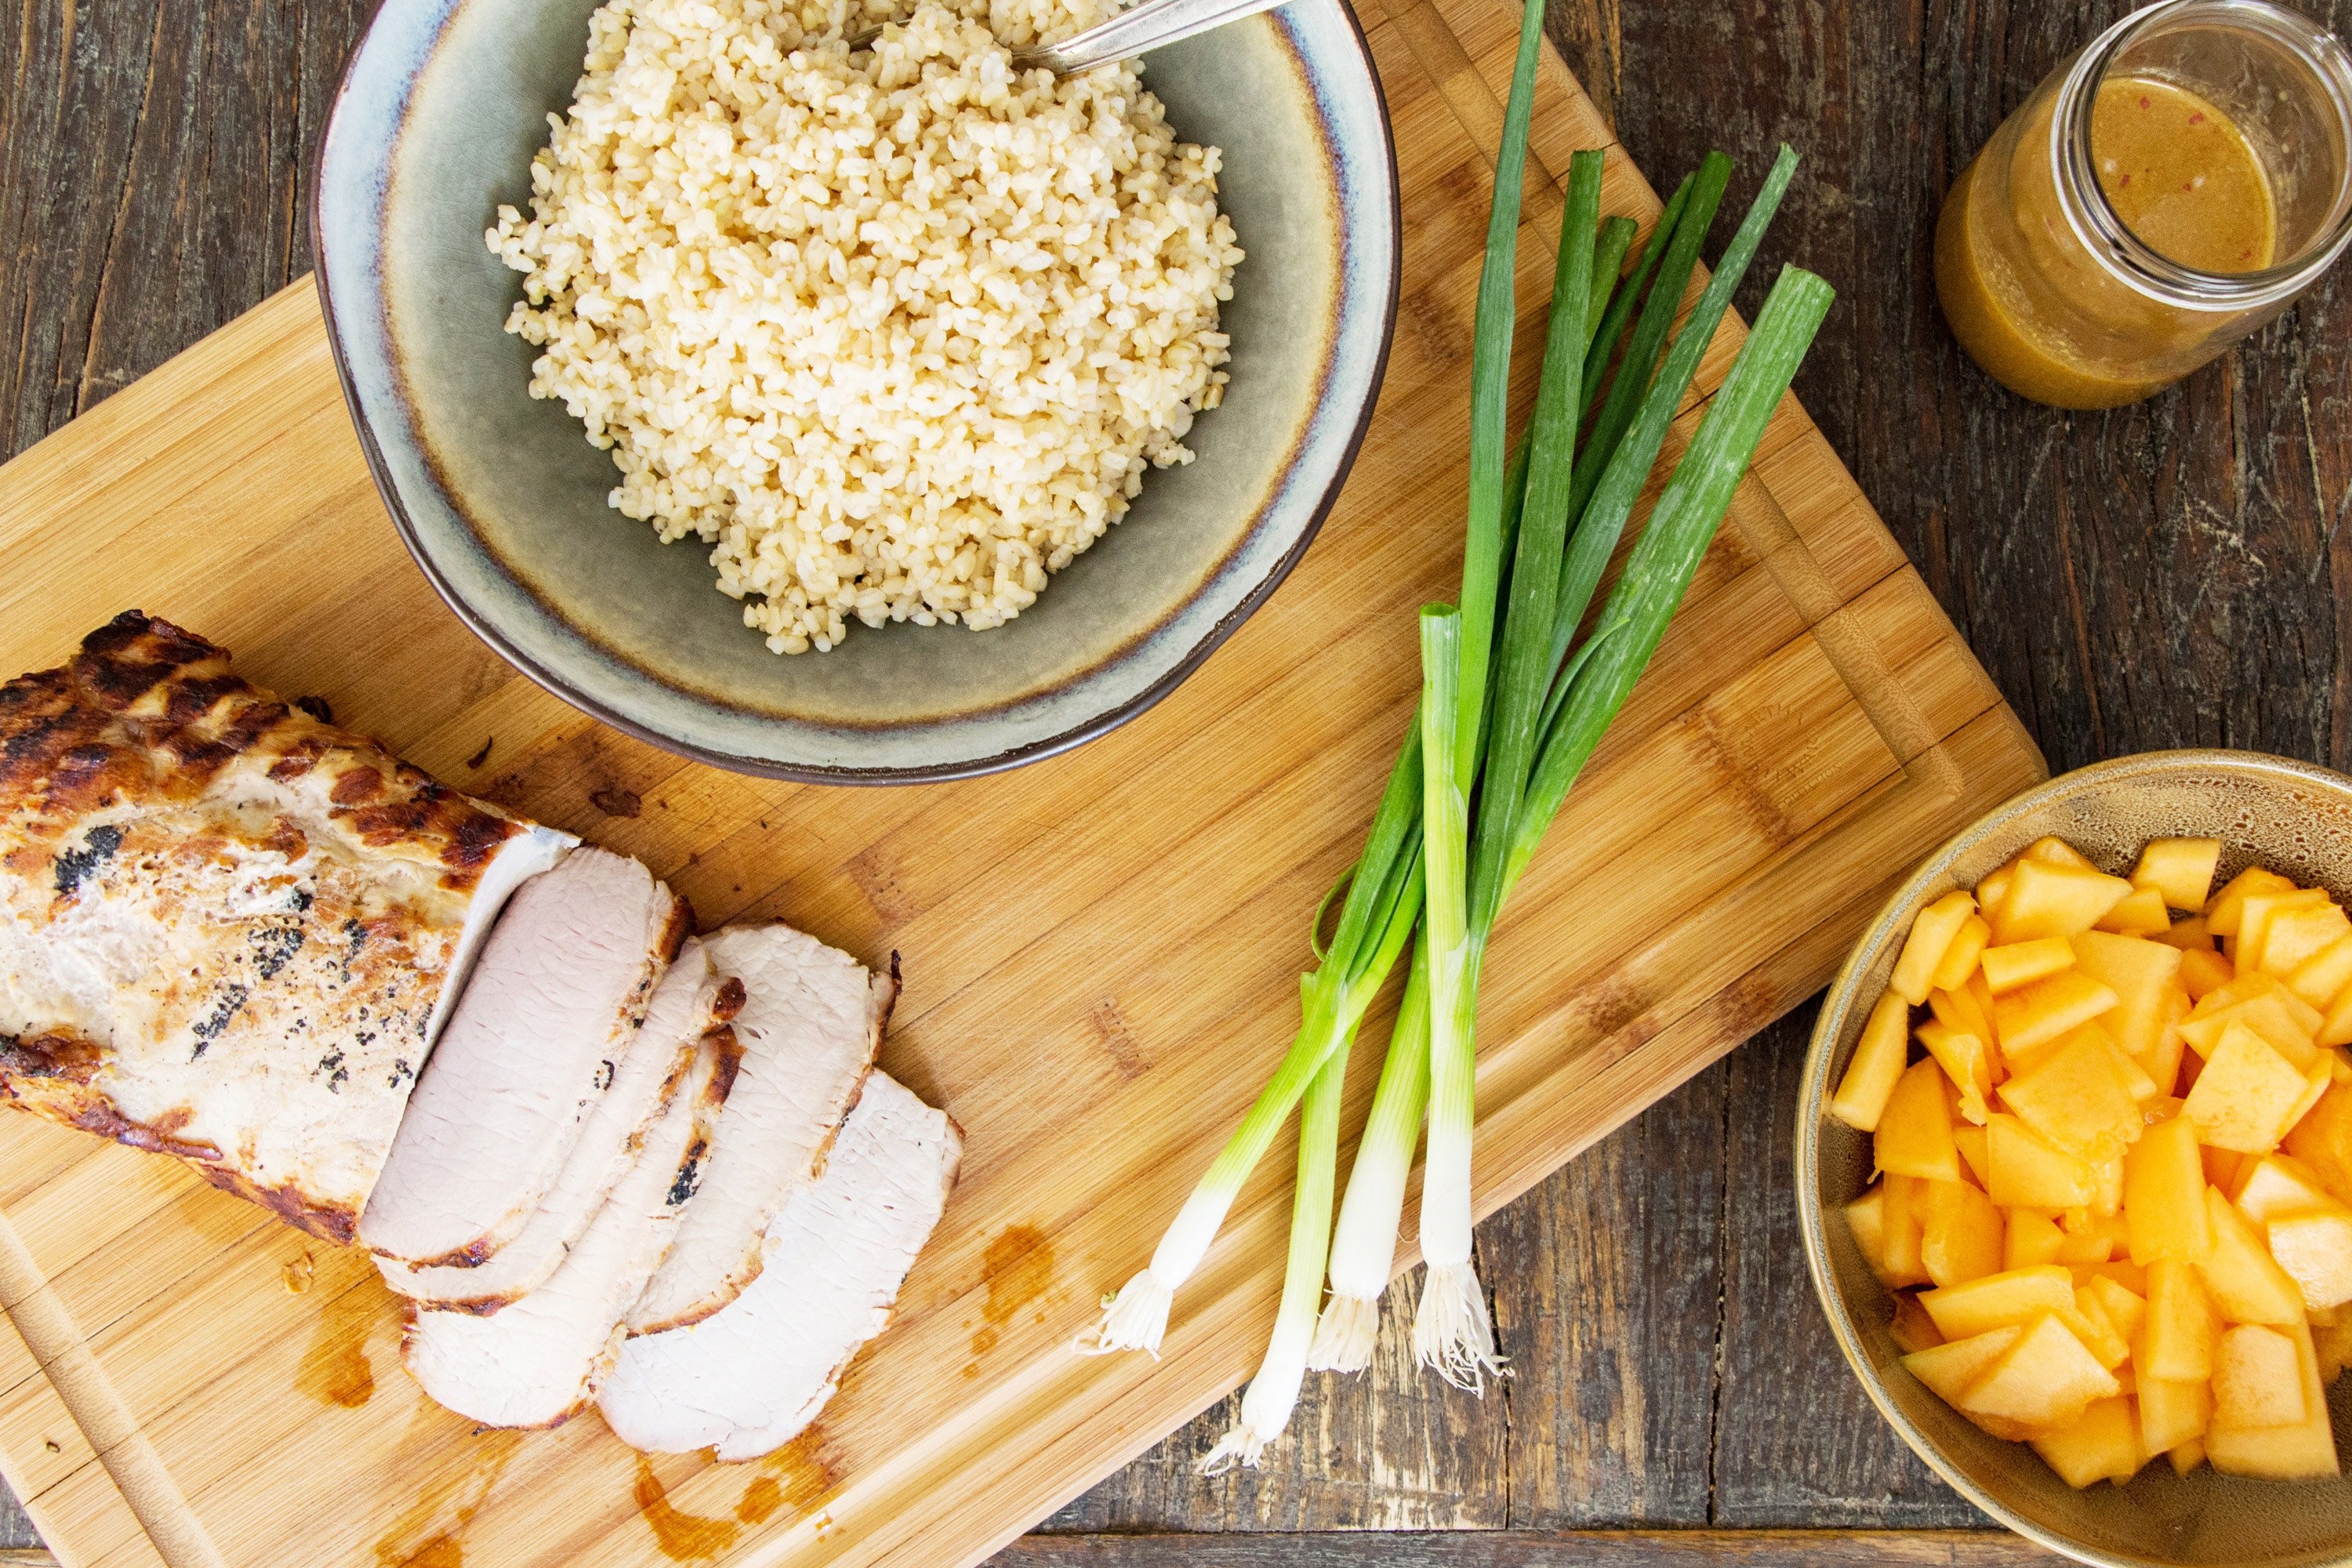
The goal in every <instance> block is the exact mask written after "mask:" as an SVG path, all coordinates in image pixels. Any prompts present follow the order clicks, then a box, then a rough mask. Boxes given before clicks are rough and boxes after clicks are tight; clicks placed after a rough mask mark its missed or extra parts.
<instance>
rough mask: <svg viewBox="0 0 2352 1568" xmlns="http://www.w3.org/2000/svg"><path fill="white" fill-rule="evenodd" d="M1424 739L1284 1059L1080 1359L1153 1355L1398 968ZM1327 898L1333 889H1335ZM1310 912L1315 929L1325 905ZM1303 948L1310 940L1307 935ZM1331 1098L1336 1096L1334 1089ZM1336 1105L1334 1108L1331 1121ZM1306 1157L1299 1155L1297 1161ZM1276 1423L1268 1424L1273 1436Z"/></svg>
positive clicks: (1362, 860) (1354, 875) (1355, 875)
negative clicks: (1172, 1313) (1233, 1218)
mask: <svg viewBox="0 0 2352 1568" xmlns="http://www.w3.org/2000/svg"><path fill="white" fill-rule="evenodd" d="M1421 773H1422V767H1421V742H1420V725H1419V721H1418V720H1416V721H1415V723H1414V727H1413V728H1412V731H1409V732H1408V733H1407V735H1406V738H1405V743H1404V745H1403V747H1402V750H1401V751H1400V752H1398V755H1397V760H1396V765H1395V766H1394V767H1393V768H1392V769H1391V772H1390V774H1389V781H1388V786H1387V788H1386V789H1385V790H1384V791H1383V792H1382V794H1381V804H1380V807H1379V809H1378V810H1377V811H1376V812H1375V813H1374V814H1373V817H1372V827H1371V831H1370V834H1369V835H1367V836H1366V838H1365V842H1364V850H1363V853H1362V854H1361V855H1360V856H1359V857H1358V858H1357V860H1356V864H1355V866H1354V867H1353V868H1351V869H1350V871H1349V874H1348V876H1347V878H1346V886H1347V896H1346V899H1345V900H1344V901H1343V902H1342V903H1341V905H1340V909H1339V924H1338V926H1337V927H1336V929H1335V930H1334V931H1333V933H1332V937H1331V941H1330V942H1329V944H1328V946H1326V947H1322V948H1318V949H1316V950H1315V951H1316V952H1317V956H1318V958H1319V959H1320V960H1321V962H1320V963H1318V965H1317V966H1316V968H1315V969H1314V970H1313V971H1312V972H1310V973H1307V974H1305V975H1302V976H1301V977H1300V980H1299V1025H1298V1032H1297V1035H1296V1036H1294V1037H1292V1039H1291V1042H1290V1047H1289V1049H1288V1050H1287V1051H1286V1053H1285V1054H1284V1056H1283V1058H1282V1064H1281V1066H1280V1067H1278V1068H1276V1069H1275V1074H1274V1077H1273V1079H1270V1080H1269V1081H1268V1082H1267V1084H1266V1086H1265V1089H1262V1090H1260V1091H1259V1093H1258V1097H1257V1099H1256V1100H1255V1102H1253V1103H1252V1104H1251V1106H1250V1108H1249V1110H1248V1112H1247V1113H1246V1114H1245V1115H1244V1117H1243V1118H1242V1123H1241V1125H1240V1126H1239V1127H1238V1128H1236V1129H1234V1134H1233V1136H1232V1137H1231V1138H1230V1139H1228V1140H1227V1141H1226V1143H1225V1146H1224V1148H1223V1150H1222V1151H1220V1152H1219V1153H1218V1155H1217V1157H1216V1159H1215V1160H1214V1161H1213V1162H1212V1163H1211V1164H1210V1166H1209V1169H1208V1171H1207V1173H1205V1174H1203V1175H1202V1178H1201V1180H1200V1183H1199V1184H1197V1185H1196V1186H1194V1187H1193V1189H1192V1195H1191V1196H1189V1197H1188V1198H1186V1199H1185V1200H1184V1206H1183V1207H1182V1208H1181V1209H1180V1210H1178V1211H1177V1215H1176V1218H1175V1220H1174V1221H1173V1222H1172V1223H1171V1225H1170V1226H1169V1227H1168V1230H1167V1232H1166V1233H1165V1234H1164V1235H1162V1236H1161V1237H1160V1245H1159V1247H1157V1248H1155V1249H1154V1250H1153V1252H1152V1255H1151V1261H1150V1263H1149V1264H1148V1265H1146V1266H1145V1267H1144V1268H1143V1269H1142V1270H1141V1271H1140V1272H1139V1273H1138V1274H1136V1276H1135V1277H1134V1278H1133V1279H1129V1281H1128V1282H1127V1283H1126V1284H1125V1285H1123V1286H1121V1287H1119V1289H1118V1291H1117V1292H1116V1293H1115V1294H1113V1295H1110V1296H1108V1297H1105V1298H1104V1300H1103V1316H1102V1320H1101V1321H1099V1322H1098V1323H1097V1324H1096V1325H1095V1326H1094V1327H1093V1328H1091V1329H1089V1330H1088V1331H1087V1332H1086V1333H1084V1334H1082V1335H1080V1336H1079V1339H1078V1342H1077V1345H1076V1348H1077V1349H1078V1351H1079V1352H1082V1353H1085V1354H1089V1355H1092V1354H1099V1353H1102V1352H1109V1351H1121V1350H1140V1351H1146V1352H1150V1353H1151V1354H1152V1355H1155V1356H1156V1355H1158V1354H1159V1353H1160V1339H1161V1337H1162V1336H1163V1335H1164V1334H1165V1333H1166V1332H1167V1329H1168V1313H1169V1309H1170V1307H1171V1304H1172V1303H1173V1301H1174V1300H1175V1293H1176V1291H1177V1289H1179V1288H1180V1287H1181V1286H1182V1285H1183V1283H1184V1282H1185V1281H1186V1280H1187V1279H1190V1278H1191V1277H1192V1271H1193V1270H1194V1269H1196V1268H1199V1267H1200V1266H1201V1260H1202V1258H1205V1257H1207V1256H1208V1251H1209V1245H1210V1243H1212V1242H1213V1241H1214V1240H1215V1239H1216V1236H1217V1231H1218V1229H1219V1228H1220V1227H1221V1226H1223V1224H1224V1220H1225V1215H1226V1213H1227V1212H1228V1211H1229V1210H1231V1209H1232V1207H1233V1205H1234V1198H1235V1197H1236V1196H1238V1195H1239V1194H1240V1193H1241V1189H1242V1184H1243V1183H1244V1181H1246V1180H1248V1179H1249V1174H1250V1173H1251V1172H1252V1171H1253V1170H1255V1168H1256V1166H1257V1163H1258V1161H1259V1160H1261V1159H1263V1158H1265V1152H1266V1150H1267V1149H1268V1148H1269V1147H1270V1146H1271V1145H1272V1144H1273V1142H1274V1139H1275V1135H1276V1133H1278V1132H1279V1131H1281V1130H1282V1125H1283V1123H1284V1122H1285V1121H1288V1120H1289V1117H1290V1112H1291V1110H1292V1108H1293V1107H1295V1106H1297V1104H1298V1102H1299V1100H1300V1098H1301V1097H1302V1096H1303V1095H1305V1094H1306V1093H1307V1090H1308V1087H1309V1086H1310V1085H1311V1084H1313V1083H1315V1082H1316V1081H1317V1079H1318V1075H1319V1074H1320V1073H1321V1072H1322V1071H1323V1068H1324V1067H1325V1064H1326V1063H1328V1061H1329V1060H1330V1059H1331V1058H1332V1057H1333V1056H1334V1055H1335V1054H1337V1053H1339V1052H1340V1051H1342V1050H1344V1049H1345V1047H1346V1046H1347V1044H1348V1042H1349V1041H1350V1040H1352V1039H1353V1038H1354V1037H1355V1034H1356V1027H1357V1026H1358V1025H1359V1024H1360V1023H1361V1022H1362V1021H1363V1016H1364V1012H1365V1009H1367V1008H1368V1007H1370V1005H1372V999H1373V997H1374V996H1376V995H1377V994H1379V992H1380V988H1381V984H1382V983H1383V982H1384V981H1386V980H1387V978H1388V973H1389V971H1390V970H1391V969H1392V968H1394V967H1395V966H1396V961H1397V957H1398V955H1399V954H1400V953H1401V952H1403V950H1404V944H1405V942H1406V939H1407V938H1408V937H1409V936H1411V934H1412V926H1413V921H1415V919H1416V918H1418V916H1419V914H1420V912H1421V900H1422V863H1421ZM1335 892H1336V889H1335ZM1328 905H1329V900H1328V899H1327V900H1325V909H1321V910H1317V911H1316V914H1317V919H1318V924H1319V923H1320V920H1321V917H1322V915H1323V913H1324V912H1325V910H1328ZM1309 945H1310V946H1312V945H1313V938H1312V935H1311V934H1310V937H1309ZM1332 1092H1333V1093H1334V1094H1335V1095H1336V1093H1337V1088H1336V1085H1335V1086H1334V1088H1333V1090H1332ZM1336 1103H1337V1102H1336V1100H1334V1102H1333V1104H1334V1107H1335V1109H1334V1111H1333V1114H1334V1115H1336V1114H1337V1111H1336ZM1332 1148H1333V1153H1332V1156H1331V1160H1332V1163H1334V1164H1336V1163H1337V1159H1338V1154H1337V1150H1338V1133H1337V1131H1336V1123H1335V1130H1334V1131H1333V1133H1332ZM1303 1153H1304V1152H1303V1151H1302V1157H1303ZM1323 1180H1324V1184H1325V1186H1326V1188H1327V1193H1326V1195H1325V1198H1324V1200H1323V1205H1322V1213H1323V1217H1322V1219H1321V1220H1320V1221H1318V1224H1317V1226H1316V1228H1317V1229H1318V1232H1319V1233H1320V1234H1319V1235H1318V1239H1317V1242H1316V1256H1315V1259H1314V1266H1313V1273H1312V1276H1311V1288H1310V1294H1309V1296H1308V1306H1307V1314H1308V1316H1307V1322H1308V1328H1309V1331H1310V1333H1311V1330H1312V1324H1313V1311H1314V1307H1313V1300H1314V1298H1313V1294H1312V1288H1319V1286H1320V1284H1321V1281H1322V1274H1323V1257H1322V1246H1323V1243H1324V1241H1325V1240H1328V1232H1329V1228H1330V1199H1329V1196H1328V1187H1329V1185H1330V1184H1331V1182H1332V1176H1331V1175H1330V1174H1328V1173H1327V1174H1326V1175H1325V1176H1324V1178H1323ZM1278 1429H1279V1428H1278V1427H1277V1428H1276V1430H1278Z"/></svg>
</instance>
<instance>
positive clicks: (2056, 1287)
mask: <svg viewBox="0 0 2352 1568" xmlns="http://www.w3.org/2000/svg"><path fill="white" fill-rule="evenodd" d="M1919 1305H1920V1306H1922V1307H1924V1308H1926V1309H1927V1315H1928V1316H1929V1317H1930V1318H1933V1319H1934V1320H1935V1321H1936V1330H1937V1332H1938V1333H1940V1334H1942V1335H1943V1336H1944V1337H1945V1338H1946V1339H1948V1340H1965V1339H1968V1338H1969V1337H1970V1336H1972V1335H1976V1334H1981V1333H1984V1332H1985V1331H1988V1330H1991V1329H1999V1328H2006V1327H2009V1326H2011V1325H2012V1324H2021V1323H2028V1322H2031V1321H2032V1320H2033V1319H2035V1318H2037V1317H2040V1316H2042V1314H2044V1313H2048V1312H2059V1313H2063V1314H2067V1315H2072V1313H2073V1312H2074V1276H2073V1275H2071V1274H2069V1273H2067V1272H2066V1270H2065V1269H2064V1268H2063V1267H2061V1266H2060V1265H2058V1264H2055V1263H2045V1264H2042V1265H2041V1266H2040V1267H2038V1268H2011V1269H2004V1270H2002V1271H2001V1272H2000V1273H1999V1274H1988V1275H1986V1276H1984V1277H1983V1278H1982V1279H1971V1280H1969V1281H1968V1282H1967V1283H1966V1284H1963V1285H1948V1286H1945V1287H1942V1288H1941V1289H1935V1290H1922V1291H1921V1292H1920V1293H1919ZM2297 1321H2300V1317H2299V1316H2298V1319H2297Z"/></svg>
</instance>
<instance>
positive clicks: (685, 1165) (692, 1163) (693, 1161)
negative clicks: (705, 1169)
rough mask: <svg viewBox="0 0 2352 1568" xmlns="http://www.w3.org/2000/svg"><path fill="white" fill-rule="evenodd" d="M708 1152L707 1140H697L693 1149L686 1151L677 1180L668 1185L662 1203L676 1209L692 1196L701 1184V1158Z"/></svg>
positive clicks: (678, 1170)
mask: <svg viewBox="0 0 2352 1568" xmlns="http://www.w3.org/2000/svg"><path fill="white" fill-rule="evenodd" d="M709 1150H710V1145H709V1141H708V1140H706V1139H701V1138H698V1139H696V1140H695V1141H694V1145H693V1147H691V1148H689V1149H688V1150H687V1152H686V1158H685V1159H684V1160H683V1161H682V1162H680V1163H679V1164H678V1167H677V1180H676V1181H674V1182H672V1183H670V1184H669V1195H668V1196H667V1197H665V1198H664V1199H662V1202H663V1203H665V1204H667V1205H668V1206H669V1207H671V1208H677V1207H679V1206H681V1205H684V1204H685V1202H686V1201H687V1199H688V1198H690V1197H692V1196H694V1194H695V1189H696V1188H698V1187H699V1186H701V1184H702V1157H703V1155H704V1154H706V1153H708V1152H709Z"/></svg>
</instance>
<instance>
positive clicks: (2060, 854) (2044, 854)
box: [2017, 833, 2098, 871]
mask: <svg viewBox="0 0 2352 1568" xmlns="http://www.w3.org/2000/svg"><path fill="white" fill-rule="evenodd" d="M2017 858H2019V859H2021V860H2039V861H2041V862H2042V864H2043V865H2045V866H2071V867H2073V868H2074V869H2076V870H2078V871H2095V870H2097V869H2098V868H2097V867H2096V866H2094V865H2093V864H2091V858H2090V857H2089V856H2087V855H2085V854H2084V853H2083V852H2082V851H2081V850H2080V849H2077V848H2075V847H2074V846H2073V845H2072V844H2069V843H2067V842H2066V841H2065V840H2064V839H2063V838H2061V837H2058V836H2057V835H2056V834H2053V833H2045V834H2043V835H2042V837H2039V838H2037V839H2035V840H2034V841H2033V842H2032V843H2031V844H2029V845H2027V846H2026V847H2024V848H2022V849H2021V850H2019V851H2018V852H2017Z"/></svg>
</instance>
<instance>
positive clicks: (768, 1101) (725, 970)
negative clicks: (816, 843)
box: [629, 924, 898, 1333]
mask: <svg viewBox="0 0 2352 1568" xmlns="http://www.w3.org/2000/svg"><path fill="white" fill-rule="evenodd" d="M704 942H705V945H706V947H707V948H708V950H709V953H710V962H711V964H712V965H713V967H715V968H716V969H718V971H719V973H721V974H724V975H727V976H729V977H730V978H732V979H736V980H740V981H741V982H742V984H743V1010H742V1012H741V1013H740V1014H739V1015H738V1016H737V1017H736V1019H735V1033H736V1037H737V1038H738V1039H740V1041H741V1042H742V1045H743V1076H742V1081H741V1082H740V1083H739V1084H738V1085H737V1086H736V1088H735V1092H734V1094H733V1096H732V1097H730V1099H729V1100H728V1102H727V1112H726V1114H725V1115H724V1116H722V1117H720V1118H719V1132H718V1136H717V1137H716V1138H714V1139H713V1140H712V1142H711V1146H710V1162H709V1170H708V1171H707V1173H706V1179H705V1181H704V1183H703V1189H702V1194H701V1196H699V1197H698V1198H697V1199H696V1200H695V1202H694V1203H693V1204H692V1205H689V1206H688V1209H687V1211H686V1216H685V1218H684V1219H683V1220H682V1221H680V1223H679V1225H678V1232H677V1241H676V1242H675V1243H674V1244H673V1245H672V1246H671V1247H670V1250H669V1256H668V1257H667V1258H665V1259H663V1261H662V1266H661V1268H660V1270H659V1271H658V1272H657V1273H656V1274H655V1276H654V1279H653V1283H652V1284H650V1285H648V1286H647V1287H646V1293H645V1296H644V1297H643V1298H642V1299H641V1300H639V1301H638V1302H637V1304H636V1306H635V1309H634V1310H632V1311H631V1312H630V1314H629V1330H630V1331H631V1332H632V1333H654V1332H657V1331H660V1330H662V1329H667V1328H676V1327H677V1326H679V1325H680V1324H684V1323H690V1322H693V1321H696V1320H698V1319H700V1318H706V1317H708V1316H709V1315H710V1314H711V1313H713V1312H715V1311H717V1310H719V1308H721V1307H723V1306H725V1305H726V1304H727V1303H728V1302H730V1301H731V1300H734V1299H735V1296H736V1293H737V1292H738V1291H740V1290H741V1289H743V1287H744V1286H745V1285H747V1284H749V1283H750V1282H751V1279H753V1277H754V1276H756V1275H757V1274H758V1273H759V1272H760V1268H761V1263H760V1256H761V1248H760V1238H761V1237H762V1236H763V1235H765V1234H766V1232H767V1229H768V1222H769V1221H770V1220H772V1219H773V1218H774V1217H775V1215H776V1213H777V1211H778V1210H779V1209H781V1208H782V1206H783V1205H784V1202H785V1200H786V1199H787V1198H789V1197H790V1196H791V1195H792V1194H793V1193H794V1192H795V1191H797V1190H799V1189H800V1188H802V1187H803V1186H805V1185H806V1184H808V1183H810V1182H811V1181H813V1180H814V1179H815V1176H816V1173H817V1171H818V1170H819V1169H820V1168H821V1166H822V1164H823V1162H824V1152H825V1149H826V1147H827V1146H828V1145H829V1144H830V1143H831V1142H832V1141H833V1136H834V1133H835V1130H836V1129H838V1128H839V1127H840V1125H841V1120H842V1118H843V1117H844V1116H845V1115H847V1114H848V1113H849V1108H850V1106H851V1105H852V1104H854V1103H856V1099H857V1091H858V1087H859V1086H860V1085H861V1084H863V1083H864V1082H865V1081H866V1074H867V1073H868V1072H869V1071H871V1070H872V1069H873V1066H874V1053H875V1052H876V1051H877V1049H879V1048H880V1047H881V1044H882V1030H883V1027H884V1026H885V1025H886V1024H887V1023H888V1021H889V1017H890V1005H891V1004H892V1002H894V1001H895V1000H897V998H898V974H897V973H896V970H897V964H896V963H895V961H894V963H893V964H892V973H890V974H888V975H887V976H885V975H877V974H869V973H867V972H866V969H865V967H864V966H863V965H861V964H859V963H857V962H856V960H855V959H853V958H851V957H850V956H849V955H848V954H847V953H845V952H836V951H835V950H834V949H833V948H829V947H827V946H825V945H824V943H823V942H819V941H817V940H816V939H815V938H814V937H812V936H808V935H805V934H803V932H800V931H794V930H793V928H792V927H790V926H787V925H778V924H768V925H743V926H728V927H726V928H724V929H722V930H720V931H715V932H713V933H711V934H710V935H709V936H708V937H706V938H705V939H704Z"/></svg>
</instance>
